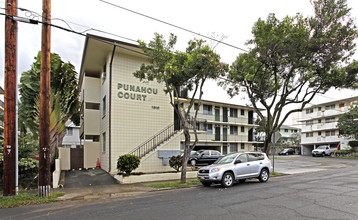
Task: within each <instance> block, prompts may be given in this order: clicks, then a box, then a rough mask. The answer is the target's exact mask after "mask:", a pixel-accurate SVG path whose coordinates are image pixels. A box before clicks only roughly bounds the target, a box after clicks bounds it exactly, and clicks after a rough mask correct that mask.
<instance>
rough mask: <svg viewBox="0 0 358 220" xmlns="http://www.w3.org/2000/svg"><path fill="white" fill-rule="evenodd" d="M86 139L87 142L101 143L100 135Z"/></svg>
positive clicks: (87, 136) (86, 137)
mask: <svg viewBox="0 0 358 220" xmlns="http://www.w3.org/2000/svg"><path fill="white" fill-rule="evenodd" d="M85 139H86V141H87V142H99V135H86V136H85Z"/></svg>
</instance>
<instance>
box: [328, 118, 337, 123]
mask: <svg viewBox="0 0 358 220" xmlns="http://www.w3.org/2000/svg"><path fill="white" fill-rule="evenodd" d="M334 120H335V118H326V123H332V122H334Z"/></svg>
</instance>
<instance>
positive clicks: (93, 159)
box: [83, 142, 102, 169]
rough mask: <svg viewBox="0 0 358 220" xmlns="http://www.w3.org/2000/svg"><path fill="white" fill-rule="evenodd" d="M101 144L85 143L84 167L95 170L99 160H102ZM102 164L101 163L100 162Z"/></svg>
mask: <svg viewBox="0 0 358 220" xmlns="http://www.w3.org/2000/svg"><path fill="white" fill-rule="evenodd" d="M100 147H101V146H100V143H99V142H85V143H84V146H83V167H84V168H86V169H88V168H94V167H96V165H97V158H98V159H100V158H101V153H100V151H101V149H100ZM99 162H100V164H102V163H101V161H99Z"/></svg>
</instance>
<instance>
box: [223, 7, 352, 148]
mask: <svg viewBox="0 0 358 220" xmlns="http://www.w3.org/2000/svg"><path fill="white" fill-rule="evenodd" d="M313 7H314V16H310V17H303V16H302V15H301V14H296V15H295V16H292V17H290V16H287V17H285V18H284V19H282V20H279V19H278V18H276V16H275V15H274V14H270V15H269V16H268V18H267V19H266V21H265V20H262V19H259V20H258V21H257V22H256V23H255V24H254V26H253V28H252V34H253V38H252V39H251V40H249V41H248V42H247V44H248V45H249V46H250V47H251V49H250V50H249V52H247V53H243V54H240V55H239V56H238V57H237V59H236V60H235V61H234V62H233V64H232V66H231V69H230V73H229V75H228V76H227V78H228V79H227V81H226V82H225V83H223V85H224V86H226V88H227V91H228V93H229V94H230V95H232V96H234V95H237V94H238V93H240V92H242V91H244V92H245V93H247V95H248V97H249V99H250V101H251V103H252V104H253V107H254V108H255V110H256V112H257V114H258V116H259V117H260V118H261V119H262V120H263V119H264V118H265V117H266V124H265V133H266V137H265V143H264V151H265V152H268V151H269V146H270V143H271V135H272V134H273V133H274V132H275V131H278V129H279V128H280V127H281V125H282V124H283V123H284V121H285V120H286V119H287V117H288V116H289V115H290V114H292V113H294V112H300V111H302V110H303V108H305V107H306V106H307V104H309V103H310V102H311V101H312V99H313V98H314V97H315V96H316V95H317V94H324V93H325V92H327V90H329V89H330V88H344V87H354V86H355V85H356V83H357V78H356V75H357V70H358V68H357V67H358V65H357V62H356V61H351V56H352V55H353V54H354V52H355V46H356V45H355V43H354V41H355V40H356V39H357V28H356V26H355V23H354V20H353V18H352V17H351V14H350V11H351V9H350V8H348V6H347V4H346V1H345V0H316V1H313ZM262 107H263V108H264V111H263V112H261V111H260V110H259V108H262Z"/></svg>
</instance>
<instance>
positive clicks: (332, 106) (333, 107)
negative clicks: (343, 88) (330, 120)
mask: <svg viewBox="0 0 358 220" xmlns="http://www.w3.org/2000/svg"><path fill="white" fill-rule="evenodd" d="M325 108H326V110H329V109H335V108H336V105H335V104H332V105H326V107H325Z"/></svg>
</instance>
